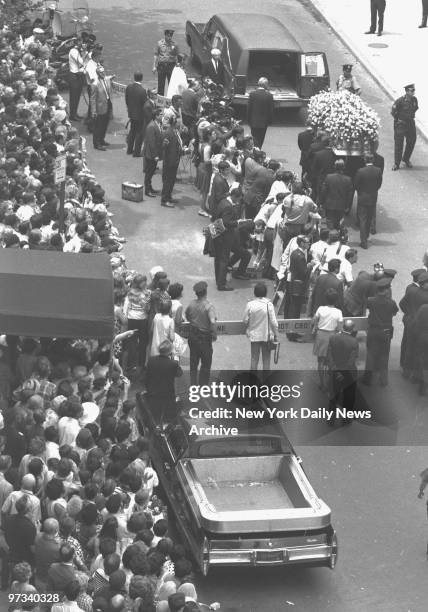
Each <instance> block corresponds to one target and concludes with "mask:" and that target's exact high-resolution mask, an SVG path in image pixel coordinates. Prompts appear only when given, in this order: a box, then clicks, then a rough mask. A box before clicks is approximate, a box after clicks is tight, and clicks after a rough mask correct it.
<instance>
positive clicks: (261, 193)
mask: <svg viewBox="0 0 428 612" xmlns="http://www.w3.org/2000/svg"><path fill="white" fill-rule="evenodd" d="M253 178H254V180H253V184H252V187H251V189H250V190H249V191H248V192H247V193H246V194H245V203H246V204H248V205H249V206H261V205H262V204H263V202H264V201H265V200H266V198H267V197H268V195H269V191H270V188H271V187H272V183H273V180H274V172H273V170H270V169H269V168H265V167H264V166H261V165H259V167H258V168H257V169H256V171H255V173H254V177H253Z"/></svg>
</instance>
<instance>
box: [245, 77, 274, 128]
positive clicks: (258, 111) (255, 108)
mask: <svg viewBox="0 0 428 612" xmlns="http://www.w3.org/2000/svg"><path fill="white" fill-rule="evenodd" d="M272 119H273V95H272V94H271V93H270V91H266V89H264V88H263V87H258V88H257V89H255V90H254V91H251V92H250V95H249V96H248V106H247V122H248V125H249V126H250V127H252V128H265V127H267V126H268V125H270V124H271V123H272Z"/></svg>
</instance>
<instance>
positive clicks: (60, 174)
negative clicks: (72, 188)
mask: <svg viewBox="0 0 428 612" xmlns="http://www.w3.org/2000/svg"><path fill="white" fill-rule="evenodd" d="M66 170H67V157H66V155H65V154H61V155H58V157H56V158H55V184H58V183H62V182H63V181H65V177H66Z"/></svg>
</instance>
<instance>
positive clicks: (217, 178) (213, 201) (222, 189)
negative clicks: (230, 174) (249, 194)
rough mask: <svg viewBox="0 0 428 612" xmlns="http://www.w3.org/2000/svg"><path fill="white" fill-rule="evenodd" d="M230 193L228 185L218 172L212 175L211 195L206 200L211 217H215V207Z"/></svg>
mask: <svg viewBox="0 0 428 612" xmlns="http://www.w3.org/2000/svg"><path fill="white" fill-rule="evenodd" d="M229 191H230V187H229V183H228V182H227V180H226V179H225V178H224V176H222V175H221V174H220V173H219V172H217V173H216V174H215V175H214V178H213V182H212V185H211V193H210V195H209V198H208V207H209V210H210V212H211V214H212V215H213V217H214V218H215V217H216V214H217V207H218V205H219V204H220V202H221V201H222V200H223V199H224V198H226V197H227V195H228V193H229Z"/></svg>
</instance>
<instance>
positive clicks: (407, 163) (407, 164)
mask: <svg viewBox="0 0 428 612" xmlns="http://www.w3.org/2000/svg"><path fill="white" fill-rule="evenodd" d="M403 162H404V163H405V164H406V167H407V168H413V164H412V162H411V161H410V160H407V161H406V160H405V159H403Z"/></svg>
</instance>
